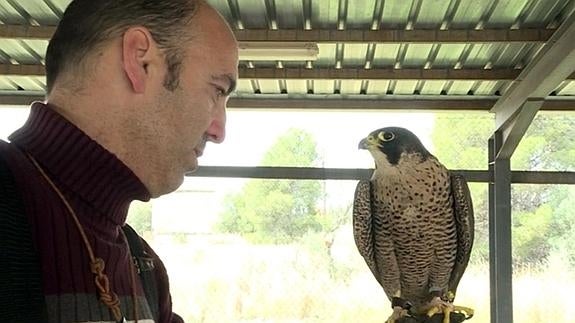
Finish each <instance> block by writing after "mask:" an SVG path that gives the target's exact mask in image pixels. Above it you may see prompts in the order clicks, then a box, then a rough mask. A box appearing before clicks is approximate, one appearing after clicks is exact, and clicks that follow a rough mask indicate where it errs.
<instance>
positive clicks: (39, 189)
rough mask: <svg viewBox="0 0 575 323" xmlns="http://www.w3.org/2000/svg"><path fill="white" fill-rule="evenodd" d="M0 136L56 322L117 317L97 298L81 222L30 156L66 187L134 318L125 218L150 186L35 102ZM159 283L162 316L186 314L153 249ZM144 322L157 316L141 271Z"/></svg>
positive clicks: (0, 149) (139, 298) (0, 148)
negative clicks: (19, 123) (178, 310)
mask: <svg viewBox="0 0 575 323" xmlns="http://www.w3.org/2000/svg"><path fill="white" fill-rule="evenodd" d="M9 139H10V141H11V143H9V144H8V143H5V142H2V141H0V154H2V155H3V156H4V158H5V159H6V161H7V162H8V166H9V168H10V169H11V171H12V173H13V174H14V177H15V179H16V185H17V187H18V189H19V191H20V193H21V195H22V198H23V201H24V203H25V208H26V209H25V212H26V215H27V216H28V218H29V221H30V223H31V224H32V234H33V239H34V242H35V245H36V247H37V250H38V254H39V257H40V263H41V270H42V277H41V278H42V285H43V290H44V294H45V296H46V304H47V308H48V315H49V321H50V322H58V323H61V322H102V321H104V322H111V321H113V320H114V319H113V316H112V315H111V313H110V311H109V310H108V308H107V307H106V306H105V305H104V304H102V303H101V302H100V301H99V300H98V298H97V291H96V286H95V284H94V276H93V274H92V273H91V272H90V267H89V256H88V253H87V251H86V248H85V246H84V243H83V242H82V239H81V237H80V234H79V232H78V229H77V227H76V226H75V224H74V222H73V220H72V217H71V216H70V214H69V212H68V211H67V209H66V207H65V205H64V204H63V203H62V201H61V199H60V198H59V197H58V195H57V194H56V193H55V192H54V190H53V189H52V188H51V187H50V186H49V184H48V183H47V181H46V180H45V179H44V178H43V177H42V176H41V175H40V173H39V172H38V170H37V169H36V168H35V166H34V165H33V164H32V163H31V162H30V160H29V158H28V157H27V156H26V154H25V152H27V153H29V154H30V155H31V156H33V157H34V159H36V160H37V161H38V163H39V164H40V165H41V167H42V168H43V169H44V171H45V172H46V174H47V175H48V176H49V177H50V179H51V180H52V181H53V182H54V184H55V185H56V186H57V187H58V189H59V190H60V191H61V192H62V193H63V194H64V196H65V197H66V199H67V200H68V202H69V203H70V204H71V206H72V208H73V209H74V211H75V212H76V214H77V215H78V218H79V220H80V222H81V224H82V226H83V228H84V231H85V232H86V235H87V237H88V241H89V242H90V244H91V246H92V248H93V250H94V253H95V256H96V257H100V258H102V259H104V261H105V263H106V268H105V272H106V274H107V275H108V277H109V279H110V286H111V289H112V290H113V291H114V292H115V293H116V294H118V296H119V298H120V302H121V308H122V313H123V315H124V316H125V317H126V318H127V319H128V320H129V321H130V320H133V319H134V318H133V314H132V313H133V304H134V302H133V299H132V286H131V281H132V280H131V276H130V255H129V248H128V245H127V242H126V239H125V236H124V235H123V233H122V230H121V226H122V225H123V224H124V223H125V221H126V216H127V212H128V207H129V205H130V203H131V202H132V201H133V200H136V199H137V200H143V201H147V200H149V199H150V195H149V192H148V191H147V189H146V188H145V186H144V185H143V184H142V182H141V181H140V180H139V179H138V177H136V175H135V174H134V173H133V172H132V171H131V170H130V169H129V168H128V167H127V166H126V165H124V164H123V163H122V162H121V161H120V160H119V159H118V158H116V156H115V155H113V154H112V153H110V152H109V151H107V150H106V149H104V148H103V147H102V146H100V145H99V144H98V143H97V142H95V141H94V140H92V139H91V138H90V137H88V136H87V135H86V134H85V133H84V132H82V131H81V130H80V129H78V128H77V127H76V126H74V125H73V124H72V123H70V122H69V121H67V120H66V119H65V118H63V117H62V116H61V115H59V114H58V113H56V112H55V111H54V110H53V109H51V108H50V106H48V105H44V104H42V103H34V104H33V105H32V109H31V112H30V116H29V118H28V121H27V122H26V123H25V124H24V126H23V127H22V128H20V129H19V130H17V131H16V132H14V133H13V134H12V135H10V137H9ZM145 247H146V249H147V250H146V251H147V252H148V253H150V254H151V255H153V257H154V260H155V268H156V269H155V272H156V277H157V284H158V293H159V306H160V322H170V323H171V322H183V320H182V319H181V318H180V317H179V316H177V315H175V314H173V313H172V309H171V308H172V302H171V298H170V293H169V285H168V278H167V273H166V270H165V268H164V265H163V264H162V262H161V261H160V259H159V258H158V256H157V255H156V254H155V253H154V252H153V251H152V249H151V248H150V247H149V246H148V245H146V246H145ZM136 285H137V286H135V291H136V295H137V296H136V298H137V304H138V306H137V309H138V321H139V322H153V320H152V314H151V312H150V309H149V306H148V304H147V302H146V299H145V297H144V292H143V289H142V286H141V283H140V280H139V278H137V277H136Z"/></svg>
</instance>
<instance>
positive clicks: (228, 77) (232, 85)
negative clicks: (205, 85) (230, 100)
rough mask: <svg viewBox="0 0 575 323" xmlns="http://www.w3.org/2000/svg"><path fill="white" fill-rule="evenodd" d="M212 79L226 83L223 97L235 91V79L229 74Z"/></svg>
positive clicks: (214, 76)
mask: <svg viewBox="0 0 575 323" xmlns="http://www.w3.org/2000/svg"><path fill="white" fill-rule="evenodd" d="M212 79H214V80H218V81H221V82H226V83H228V89H227V90H226V93H225V95H230V94H231V93H232V92H233V91H234V90H235V89H236V84H237V82H236V79H235V78H234V77H233V76H232V75H231V74H220V75H213V76H212Z"/></svg>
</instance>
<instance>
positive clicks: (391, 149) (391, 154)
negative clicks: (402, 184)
mask: <svg viewBox="0 0 575 323" xmlns="http://www.w3.org/2000/svg"><path fill="white" fill-rule="evenodd" d="M358 148H359V149H367V150H368V151H369V152H370V153H371V155H372V156H373V158H374V159H375V163H376V165H380V166H384V165H388V164H389V165H391V166H397V164H398V163H399V161H400V159H401V157H402V154H403V153H405V154H408V155H410V154H418V155H419V156H420V158H421V160H422V161H423V160H426V159H427V158H428V157H429V156H431V154H430V153H429V151H427V149H425V147H424V146H423V144H422V143H421V141H419V138H417V136H416V135H414V134H413V133H412V132H411V131H409V130H407V129H405V128H400V127H386V128H381V129H377V130H375V131H372V132H371V133H370V134H369V135H368V136H367V137H365V138H363V139H362V140H361V141H360V142H359V145H358ZM384 159H385V161H384Z"/></svg>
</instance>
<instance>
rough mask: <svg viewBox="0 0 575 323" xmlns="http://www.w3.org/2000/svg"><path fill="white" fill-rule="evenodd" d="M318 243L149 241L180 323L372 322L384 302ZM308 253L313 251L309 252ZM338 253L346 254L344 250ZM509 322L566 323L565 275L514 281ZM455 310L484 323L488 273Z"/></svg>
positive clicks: (474, 272)
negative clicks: (466, 310) (164, 272)
mask: <svg viewBox="0 0 575 323" xmlns="http://www.w3.org/2000/svg"><path fill="white" fill-rule="evenodd" d="M318 242H321V241H318V240H317V239H315V240H313V239H311V241H308V243H307V244H305V246H304V245H300V246H253V245H250V244H247V243H245V242H243V241H242V240H241V239H239V238H229V237H228V238H219V239H218V238H215V239H214V237H211V238H196V239H193V241H192V240H191V239H188V241H187V242H186V243H181V239H179V242H176V241H174V240H173V239H170V238H165V237H164V238H156V239H155V241H154V243H153V245H154V247H155V248H156V249H157V251H158V253H159V254H160V255H161V256H162V258H163V259H164V261H165V263H166V266H167V268H168V271H169V273H170V281H171V284H172V286H171V289H172V296H173V299H174V310H175V311H176V312H177V313H178V314H180V315H182V316H183V317H184V318H185V320H186V322H218V323H219V322H278V323H288V322H366V323H369V322H378V323H381V322H383V321H384V319H385V318H387V316H388V315H389V314H390V307H389V302H388V301H387V300H386V298H385V296H384V294H383V292H382V290H381V289H380V288H379V285H378V284H377V283H376V282H375V280H374V278H373V277H372V276H371V273H370V272H369V271H368V269H367V267H366V266H365V265H364V263H363V260H362V259H361V258H360V257H359V255H357V253H354V250H353V249H350V250H347V251H346V252H342V251H341V250H342V247H341V246H339V247H338V246H334V247H337V248H339V251H338V252H334V250H335V249H334V248H333V247H332V250H331V256H328V253H327V249H324V250H322V244H321V243H318ZM314 246H315V247H316V248H315V249H314ZM344 249H345V248H344ZM513 283H514V291H513V293H514V321H515V322H533V323H537V322H573V321H574V319H573V318H574V317H575V309H574V307H573V306H572V305H571V304H570V301H571V298H570V295H571V290H572V289H573V288H575V275H574V274H573V271H572V268H569V266H568V265H567V264H566V263H565V262H564V261H562V260H561V257H560V256H556V257H553V258H552V259H550V261H549V262H548V263H546V264H544V265H543V269H535V268H521V269H519V270H517V271H516V273H515V276H514V282H513ZM456 303H457V304H459V305H465V306H470V307H472V308H474V309H475V311H476V315H475V317H474V318H473V319H472V320H470V322H477V323H479V322H489V269H488V266H487V264H483V265H473V266H471V267H470V268H469V269H468V271H467V272H466V274H465V276H464V278H463V280H462V282H461V284H460V287H459V293H458V296H457V300H456Z"/></svg>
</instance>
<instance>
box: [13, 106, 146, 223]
mask: <svg viewBox="0 0 575 323" xmlns="http://www.w3.org/2000/svg"><path fill="white" fill-rule="evenodd" d="M9 139H10V141H11V142H12V143H14V144H15V145H17V146H18V147H20V148H21V149H22V150H24V151H26V152H28V153H29V154H30V155H32V156H33V157H34V158H35V159H36V160H37V161H38V163H39V164H40V165H41V166H42V168H43V169H44V170H45V171H46V173H47V174H48V176H50V178H51V179H52V180H53V181H54V182H55V183H56V185H57V186H58V187H59V188H60V189H61V190H62V191H63V192H65V193H68V194H70V193H71V194H73V195H76V196H77V197H79V198H80V199H81V200H83V201H84V202H86V203H88V204H89V205H91V206H92V207H93V208H94V209H96V210H98V211H99V213H100V214H102V216H104V217H106V218H107V219H108V220H110V221H112V222H113V223H115V224H117V225H123V224H124V223H125V221H126V216H127V212H128V207H129V205H130V203H131V202H132V201H133V200H136V199H137V200H143V201H147V200H149V199H150V194H149V192H148V190H147V189H146V187H145V186H144V184H143V183H142V182H141V181H140V179H139V178H138V177H137V176H136V175H135V174H134V173H133V172H132V171H131V170H130V169H129V168H128V167H127V166H126V165H125V164H124V163H123V162H122V161H120V160H119V159H118V158H117V157H116V156H115V155H114V154H112V153H111V152H110V151H108V150H106V149H105V148H104V147H102V146H101V145H100V144H98V143H97V142H96V141H94V140H93V139H92V138H90V137H89V136H88V135H87V134H85V133H84V132H83V131H82V130H80V129H79V128H78V127H76V126H75V125H74V124H72V123H71V122H69V121H68V120H66V119H65V118H64V117H63V116H61V115H60V114H58V113H57V112H56V111H54V110H53V109H52V108H51V107H50V106H49V105H47V104H44V103H40V102H35V103H33V104H32V107H31V111H30V115H29V117H28V120H27V121H26V123H25V124H24V125H23V126H22V128H20V129H18V130H17V131H16V132H14V133H13V134H12V135H10V137H9Z"/></svg>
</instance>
